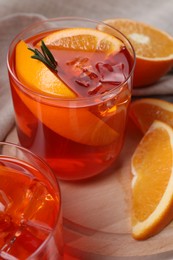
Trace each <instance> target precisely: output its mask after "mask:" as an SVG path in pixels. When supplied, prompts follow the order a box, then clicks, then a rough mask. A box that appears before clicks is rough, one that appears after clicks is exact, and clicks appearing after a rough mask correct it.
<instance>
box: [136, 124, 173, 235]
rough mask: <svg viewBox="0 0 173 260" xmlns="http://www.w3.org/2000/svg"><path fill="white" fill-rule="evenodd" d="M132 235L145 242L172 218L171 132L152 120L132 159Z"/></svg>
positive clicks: (172, 154) (172, 169) (170, 129)
mask: <svg viewBox="0 0 173 260" xmlns="http://www.w3.org/2000/svg"><path fill="white" fill-rule="evenodd" d="M131 172H132V174H133V180H132V235H133V237H134V238H135V239H137V240H142V239H147V238H149V237H151V236H153V235H155V234H157V233H158V232H160V231H161V230H162V229H163V228H164V227H165V226H166V225H168V224H169V222H170V221H171V220H172V219H173V189H172V187H173V129H172V128H171V127H170V126H169V125H167V124H165V123H163V122H161V121H155V122H154V123H153V124H152V125H151V127H150V128H149V130H148V131H147V132H146V134H145V135H144V136H143V138H142V140H141V142H140V143H139V145H138V146H137V148H136V150H135V152H134V154H133V156H132V160H131Z"/></svg>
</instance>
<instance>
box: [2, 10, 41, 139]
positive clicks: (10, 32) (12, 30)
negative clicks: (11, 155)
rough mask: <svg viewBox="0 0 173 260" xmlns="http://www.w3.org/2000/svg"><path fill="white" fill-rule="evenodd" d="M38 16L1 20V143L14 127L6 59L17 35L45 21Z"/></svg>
mask: <svg viewBox="0 0 173 260" xmlns="http://www.w3.org/2000/svg"><path fill="white" fill-rule="evenodd" d="M44 18H45V17H44V16H42V15H37V14H15V15H10V16H7V17H4V18H2V19H0V43H1V44H0V57H1V58H0V141H2V140H4V138H5V137H6V135H7V134H8V132H9V131H10V129H11V128H12V126H13V125H14V113H13V105H12V99H11V93H10V87H9V81H8V73H7V65H6V57H7V52H8V47H9V45H10V43H11V41H12V40H13V38H14V37H15V35H17V33H19V32H20V31H21V30H23V29H24V28H25V27H27V26H29V24H31V23H33V22H36V21H39V20H41V19H44Z"/></svg>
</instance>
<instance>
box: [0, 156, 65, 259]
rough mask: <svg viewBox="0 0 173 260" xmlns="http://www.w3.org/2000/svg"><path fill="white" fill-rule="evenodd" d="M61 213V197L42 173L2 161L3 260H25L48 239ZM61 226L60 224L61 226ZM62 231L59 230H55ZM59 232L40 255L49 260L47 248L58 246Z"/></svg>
mask: <svg viewBox="0 0 173 260" xmlns="http://www.w3.org/2000/svg"><path fill="white" fill-rule="evenodd" d="M59 212H60V201H59V196H58V194H57V193H55V191H54V190H53V188H52V187H51V185H50V184H49V182H48V181H47V180H46V179H45V177H43V176H42V175H41V174H40V172H39V171H38V170H37V169H35V168H33V167H32V166H31V165H29V164H26V163H24V162H22V161H20V160H17V159H11V158H8V157H2V156H1V158H0V259H13V258H11V257H12V256H13V257H16V258H15V259H21V260H22V259H26V258H28V257H29V256H31V255H32V254H33V253H34V252H35V251H36V250H37V249H38V248H39V247H40V246H41V244H42V243H43V242H44V241H45V240H46V239H47V238H48V236H49V235H50V233H51V232H52V229H54V228H55V223H56V222H57V216H58V215H59ZM60 224H61V223H59V225H60ZM58 228H60V227H59V226H57V227H56V229H58ZM57 234H58V231H56V230H55V233H54V235H53V236H52V239H51V240H50V241H49V242H48V243H47V246H45V247H44V250H43V251H41V252H40V254H39V253H38V255H37V256H38V257H42V258H38V259H45V260H46V259H49V255H48V252H47V247H50V246H51V243H52V242H53V243H57V247H56V246H55V248H54V250H53V247H52V255H56V256H57V258H56V259H59V258H58V254H57V251H58V239H60V237H59V238H58V237H57V236H58V235H57Z"/></svg>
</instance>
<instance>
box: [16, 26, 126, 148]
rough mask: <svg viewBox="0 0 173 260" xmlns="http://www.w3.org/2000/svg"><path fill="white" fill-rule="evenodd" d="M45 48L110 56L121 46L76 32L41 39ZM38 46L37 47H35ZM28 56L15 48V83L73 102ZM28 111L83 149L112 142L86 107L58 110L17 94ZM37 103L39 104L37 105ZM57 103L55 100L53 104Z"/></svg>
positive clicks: (105, 128)
mask: <svg viewBox="0 0 173 260" xmlns="http://www.w3.org/2000/svg"><path fill="white" fill-rule="evenodd" d="M43 40H44V42H45V44H46V45H48V46H50V45H52V46H53V48H58V49H61V48H65V49H71V48H73V49H74V50H76V51H77V50H79V49H80V50H82V51H86V50H89V51H92V52H93V54H94V52H95V51H100V52H104V53H106V54H110V53H112V52H115V51H116V52H119V51H120V49H121V47H122V42H121V41H120V40H118V39H116V38H115V37H113V36H111V35H108V34H107V33H103V32H99V31H97V30H94V29H85V28H76V29H64V30H60V31H56V32H53V33H51V34H50V35H49V36H47V37H45V38H44V39H43ZM38 45H39V44H38ZM32 54H33V53H32V52H31V51H30V50H28V46H27V44H26V43H25V42H23V41H21V42H19V43H18V44H17V46H16V74H17V77H18V78H19V80H20V81H21V82H22V83H23V84H24V85H26V86H27V87H28V88H30V89H32V90H34V91H37V92H38V93H39V94H43V92H44V96H45V95H48V96H50V95H51V96H52V95H53V96H55V97H56V96H59V97H63V98H64V97H65V98H72V99H75V98H76V94H74V92H73V91H71V90H70V88H68V86H66V85H65V84H64V83H63V82H62V81H61V80H60V79H59V78H58V77H56V76H55V75H54V73H52V72H51V71H50V70H49V69H48V68H47V67H46V66H45V65H44V64H43V63H41V62H40V61H38V60H35V59H32V58H31V56H32ZM16 91H17V92H18V95H19V96H20V97H21V99H22V100H23V102H24V103H25V105H26V106H27V107H28V108H29V110H30V111H31V112H32V113H33V114H34V115H35V116H36V118H38V119H39V120H40V121H41V122H42V123H43V124H45V125H46V126H47V127H49V128H50V129H51V130H53V131H54V132H56V133H58V134H60V135H62V136H64V137H66V138H68V139H70V140H73V141H75V142H79V143H83V144H87V145H94V146H97V145H107V144H110V143H112V142H113V141H115V140H116V139H117V137H118V134H117V132H116V131H115V130H114V129H113V128H111V127H110V126H109V125H107V124H106V123H105V122H104V121H103V120H101V119H100V118H98V117H97V116H96V115H94V114H93V113H92V112H90V111H89V109H88V108H87V107H85V108H70V109H69V108H62V107H56V106H55V105H51V104H49V105H48V104H47V105H46V104H45V102H42V101H41V98H40V100H39V101H36V99H31V98H29V97H28V96H27V95H25V94H24V93H22V92H21V91H19V90H17V89H16ZM38 102H40V103H38ZM57 103H58V100H57Z"/></svg>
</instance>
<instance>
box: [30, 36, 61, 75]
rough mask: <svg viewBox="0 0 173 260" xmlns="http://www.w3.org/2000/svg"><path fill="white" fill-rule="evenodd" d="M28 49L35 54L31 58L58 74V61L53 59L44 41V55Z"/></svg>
mask: <svg viewBox="0 0 173 260" xmlns="http://www.w3.org/2000/svg"><path fill="white" fill-rule="evenodd" d="M28 49H29V50H30V51H32V52H33V53H34V55H33V56H31V58H33V59H36V60H39V61H41V62H43V63H44V64H45V65H46V66H47V67H48V68H50V69H52V70H54V71H56V72H57V61H56V60H55V58H54V57H53V55H52V53H51V52H50V50H49V49H48V47H47V46H46V45H45V43H44V41H41V50H42V53H41V52H40V51H39V50H37V49H32V48H28Z"/></svg>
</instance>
